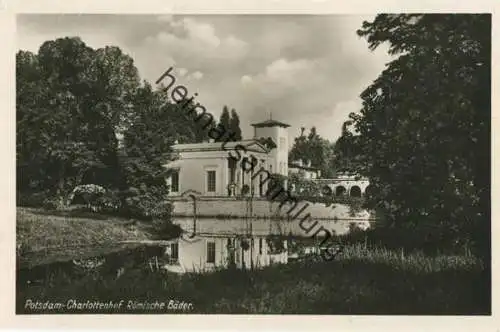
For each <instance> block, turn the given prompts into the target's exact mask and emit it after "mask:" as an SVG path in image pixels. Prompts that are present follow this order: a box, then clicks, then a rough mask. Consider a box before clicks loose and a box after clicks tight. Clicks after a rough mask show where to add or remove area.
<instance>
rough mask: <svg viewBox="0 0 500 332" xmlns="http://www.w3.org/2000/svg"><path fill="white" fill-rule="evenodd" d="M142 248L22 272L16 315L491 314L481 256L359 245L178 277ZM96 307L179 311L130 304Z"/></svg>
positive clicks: (19, 276) (19, 280) (19, 278)
mask: <svg viewBox="0 0 500 332" xmlns="http://www.w3.org/2000/svg"><path fill="white" fill-rule="evenodd" d="M141 253H142V254H141V255H142V256H141V255H139V256H137V254H135V256H134V257H139V259H135V260H134V259H132V258H131V257H132V256H131V255H126V256H125V257H126V258H122V259H121V260H120V258H118V256H114V258H113V259H110V260H109V261H110V262H114V263H113V264H114V265H112V266H111V267H110V266H109V264H108V265H107V264H103V265H101V266H98V267H94V268H87V269H83V268H82V267H73V268H64V267H62V266H61V265H59V266H58V268H56V267H51V268H49V267H46V268H45V269H41V270H39V271H38V273H35V272H34V270H31V271H22V272H21V273H19V274H18V284H17V287H18V294H19V295H18V297H17V313H19V314H23V313H25V314H26V313H95V311H93V310H90V309H81V308H80V309H78V308H75V307H71V306H70V308H69V309H68V308H63V309H59V310H48V309H47V310H45V311H44V310H36V311H34V310H32V309H30V306H29V302H28V301H29V300H33V299H36V300H37V301H39V302H46V301H50V303H64V304H67V303H68V301H70V300H73V301H87V300H88V301H91V302H92V301H99V302H106V303H108V302H109V301H113V302H114V303H118V302H120V301H122V300H123V301H125V303H127V301H129V300H133V301H135V302H137V303H146V302H149V303H151V302H155V301H158V302H159V303H161V302H169V301H170V300H178V301H183V302H185V303H191V304H192V306H191V307H190V309H189V310H187V311H185V313H225V314H227V313H241V314H281V313H288V314H421V315H424V314H438V315H439V314H442V315H452V314H478V315H488V314H489V313H490V311H491V308H490V302H489V293H488V290H487V289H486V287H480V286H478V285H484V284H485V281H484V278H485V273H484V266H483V262H481V261H480V260H479V259H477V258H475V257H473V256H465V255H462V256H454V255H435V256H429V255H424V254H422V253H409V254H407V253H404V252H403V251H396V250H387V249H384V248H381V247H369V246H366V245H364V244H361V243H358V244H352V245H348V246H346V247H344V249H343V251H342V253H341V254H339V255H338V256H337V257H336V259H335V260H333V261H331V262H324V261H321V260H314V259H306V260H302V261H297V262H293V263H289V264H288V265H275V266H271V267H268V268H266V269H263V270H257V271H243V270H232V269H228V270H219V271H215V272H211V273H205V274H194V273H190V274H184V275H177V274H172V273H170V272H166V271H164V270H162V269H161V268H157V267H158V266H157V267H156V268H155V267H154V265H151V264H148V263H146V262H147V261H148V258H147V257H149V256H147V255H146V256H145V255H144V254H143V251H141ZM150 255H151V254H150ZM153 255H154V253H153ZM314 257H316V256H314ZM117 262H122V263H123V264H125V262H127V263H126V264H127V266H126V267H123V266H125V265H123V266H121V265H120V263H117ZM132 262H135V265H132ZM120 271H121V272H120ZM30 279H31V280H30ZM99 312H103V313H104V312H107V313H112V312H115V313H116V312H120V313H131V312H133V313H160V312H161V313H179V312H178V311H176V310H173V309H172V310H170V309H168V308H163V309H158V308H157V309H156V310H145V309H144V308H141V307H140V306H135V307H134V306H132V307H130V306H128V307H127V306H126V305H124V306H123V307H121V308H120V309H117V308H114V309H109V310H104V311H99Z"/></svg>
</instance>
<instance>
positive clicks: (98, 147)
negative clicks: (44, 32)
mask: <svg viewBox="0 0 500 332" xmlns="http://www.w3.org/2000/svg"><path fill="white" fill-rule="evenodd" d="M16 70H17V73H16V75H17V80H16V86H17V90H16V98H17V171H18V190H19V192H30V191H42V190H44V191H47V193H48V194H49V195H54V196H56V197H58V198H59V199H60V202H61V203H64V197H65V196H67V194H68V193H69V191H71V190H72V189H73V187H74V186H75V185H77V184H80V183H82V182H83V183H89V182H93V183H98V184H102V185H106V186H114V185H117V182H118V181H119V176H117V172H116V171H115V170H116V167H117V162H118V161H117V156H116V148H117V139H116V133H117V132H118V131H120V130H122V129H123V128H124V127H125V126H126V123H127V121H126V119H127V118H128V117H129V114H127V111H126V110H127V106H128V105H129V103H130V98H131V96H132V95H133V94H134V90H135V88H136V86H137V84H138V75H137V70H136V69H135V67H134V65H133V61H132V59H131V58H130V57H128V56H126V55H124V54H122V53H121V51H120V50H119V49H118V48H116V47H106V48H104V49H99V50H94V49H92V48H90V47H88V46H87V45H86V44H85V43H84V42H83V41H81V40H80V39H79V38H59V39H57V40H53V41H47V42H45V43H43V44H42V45H41V47H40V49H39V51H38V54H32V53H29V52H24V51H19V52H18V54H17V56H16Z"/></svg>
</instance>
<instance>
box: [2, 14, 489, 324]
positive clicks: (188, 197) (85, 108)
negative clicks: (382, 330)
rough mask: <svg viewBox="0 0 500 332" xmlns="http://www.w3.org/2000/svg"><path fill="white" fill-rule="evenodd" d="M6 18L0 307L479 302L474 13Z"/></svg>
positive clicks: (485, 42)
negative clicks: (8, 80)
mask: <svg viewBox="0 0 500 332" xmlns="http://www.w3.org/2000/svg"><path fill="white" fill-rule="evenodd" d="M15 25H16V37H15V39H16V48H15V144H16V148H15V154H16V162H15V173H16V174H15V190H16V192H15V202H16V221H15V231H16V235H15V243H16V250H15V271H16V272H15V285H12V286H11V287H12V288H15V295H16V297H15V313H16V315H22V316H29V315H67V314H72V315H124V314H134V315H135V314H141V315H195V314H196V315H199V314H204V315H207V314H208V315H215V314H217V315H227V314H231V315H236V314H237V315H304V316H305V315H384V316H385V315H409V316H422V315H425V316H429V315H437V316H450V315H455V316H456V315H464V316H465V315H466V316H490V315H492V248H491V246H492V231H491V230H492V228H491V225H492V223H491V207H492V204H491V200H492V198H491V194H492V193H491V171H492V167H491V160H492V159H491V151H492V146H491V134H492V132H491V128H492V126H491V119H492V114H491V108H492V107H491V105H492V96H491V91H492V90H491V79H492V74H491V70H492V69H491V65H492V64H491V61H492V55H491V52H492V15H491V14H490V13H487V12H477V13H474V12H469V13H463V12H460V13H453V12H450V13H425V12H422V13H418V12H408V13H405V12H398V13H384V12H380V13H377V14H368V15H360V14H328V13H326V14H321V15H319V14H300V13H299V12H297V13H294V14H289V13H288V14H265V13H262V14H255V13H254V14H246V15H244V14H235V13H226V14H205V15H202V14H187V13H183V14H171V15H170V14H168V15H167V14H161V13H157V14H109V13H107V14H95V13H88V14H85V13H81V14H77V13H51V14H50V13H47V14H42V13H31V14H29V13H20V14H17V15H16V23H15ZM12 56H13V55H12ZM13 84H14V83H13ZM12 177H14V174H12ZM13 260H14V259H13ZM168 319H169V318H168V317H166V318H165V324H166V325H165V326H168Z"/></svg>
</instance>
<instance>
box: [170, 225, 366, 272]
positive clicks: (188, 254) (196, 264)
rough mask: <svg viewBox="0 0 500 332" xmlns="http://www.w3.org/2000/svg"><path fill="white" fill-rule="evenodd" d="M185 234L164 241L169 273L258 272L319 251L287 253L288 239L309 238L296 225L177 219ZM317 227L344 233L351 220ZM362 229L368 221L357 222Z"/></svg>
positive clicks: (295, 250)
mask: <svg viewBox="0 0 500 332" xmlns="http://www.w3.org/2000/svg"><path fill="white" fill-rule="evenodd" d="M174 223H176V224H178V225H179V226H181V228H182V229H183V230H184V231H185V233H184V234H183V236H181V237H180V238H178V239H174V240H171V241H168V244H167V248H166V250H165V256H166V262H167V263H166V264H165V265H164V268H165V269H167V270H168V271H171V272H176V273H185V272H208V271H213V270H217V269H223V268H230V267H234V268H238V269H258V268H262V267H265V266H269V265H271V264H286V263H287V262H288V259H289V258H297V257H298V252H300V253H303V254H310V253H317V252H318V249H319V248H315V247H314V246H310V247H307V246H302V247H301V248H295V247H296V246H295V241H294V246H293V247H294V248H293V249H292V251H290V250H289V243H288V242H289V240H288V239H289V238H291V237H310V235H308V234H306V233H305V232H304V230H303V229H301V228H300V226H299V224H298V222H293V221H286V220H262V219H208V218H207V219H198V220H197V221H196V222H195V221H194V220H193V219H190V218H186V219H177V220H175V221H174ZM319 225H320V226H323V227H324V228H326V229H329V230H330V231H331V232H332V233H333V234H345V233H347V232H348V231H349V228H350V227H352V221H346V220H342V221H339V220H322V221H319ZM356 226H358V227H360V228H362V229H366V228H367V227H369V222H368V221H357V222H356Z"/></svg>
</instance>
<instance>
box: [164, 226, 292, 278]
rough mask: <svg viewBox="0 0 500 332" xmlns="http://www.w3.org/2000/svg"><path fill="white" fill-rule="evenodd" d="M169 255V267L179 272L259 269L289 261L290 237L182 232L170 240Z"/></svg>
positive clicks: (167, 252)
mask: <svg viewBox="0 0 500 332" xmlns="http://www.w3.org/2000/svg"><path fill="white" fill-rule="evenodd" d="M165 255H166V257H167V264H166V265H165V268H166V269H167V270H168V271H171V272H176V273H185V272H208V271H213V270H216V269H223V268H230V267H234V268H237V269H258V268H262V267H265V266H269V265H271V264H278V263H281V264H285V263H287V262H288V252H287V240H285V239H282V238H280V237H272V236H264V235H255V236H245V235H242V234H232V235H229V234H226V235H218V234H200V235H196V236H194V237H192V238H190V237H188V236H182V237H180V238H178V239H175V240H171V241H170V243H169V245H167V248H166V251H165Z"/></svg>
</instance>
